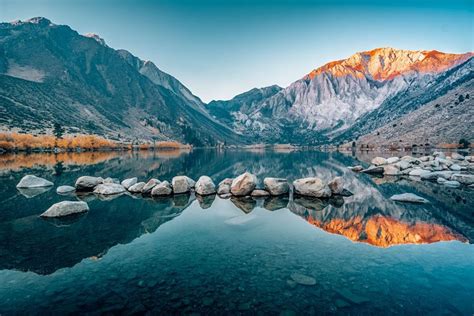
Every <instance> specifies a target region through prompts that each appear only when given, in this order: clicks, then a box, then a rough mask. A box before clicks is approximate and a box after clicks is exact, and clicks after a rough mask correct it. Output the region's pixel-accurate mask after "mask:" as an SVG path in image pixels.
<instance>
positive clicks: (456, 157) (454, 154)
mask: <svg viewBox="0 0 474 316" xmlns="http://www.w3.org/2000/svg"><path fill="white" fill-rule="evenodd" d="M451 158H452V159H454V160H464V156H463V155H460V154H458V153H452V154H451Z"/></svg>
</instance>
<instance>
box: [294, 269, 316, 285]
mask: <svg viewBox="0 0 474 316" xmlns="http://www.w3.org/2000/svg"><path fill="white" fill-rule="evenodd" d="M291 279H292V280H293V281H295V282H296V283H298V284H301V285H307V286H311V285H316V279H315V278H313V277H310V276H308V275H304V274H301V273H298V272H294V273H292V274H291Z"/></svg>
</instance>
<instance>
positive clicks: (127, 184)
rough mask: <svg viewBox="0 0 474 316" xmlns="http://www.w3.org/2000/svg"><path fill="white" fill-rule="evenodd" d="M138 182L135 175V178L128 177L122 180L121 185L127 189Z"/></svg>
mask: <svg viewBox="0 0 474 316" xmlns="http://www.w3.org/2000/svg"><path fill="white" fill-rule="evenodd" d="M137 182H138V178H137V177H135V178H129V179H125V180H123V181H122V183H121V184H122V186H123V187H124V188H125V189H127V190H128V189H129V188H130V187H131V186H132V185H134V184H136V183H137Z"/></svg>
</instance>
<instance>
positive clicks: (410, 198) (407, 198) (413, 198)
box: [390, 193, 428, 203]
mask: <svg viewBox="0 0 474 316" xmlns="http://www.w3.org/2000/svg"><path fill="white" fill-rule="evenodd" d="M390 200H392V201H397V202H408V203H428V200H427V199H424V198H422V197H421V196H418V195H416V194H413V193H402V194H395V195H392V197H390Z"/></svg>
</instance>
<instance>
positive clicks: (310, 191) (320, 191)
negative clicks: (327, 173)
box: [293, 177, 331, 198]
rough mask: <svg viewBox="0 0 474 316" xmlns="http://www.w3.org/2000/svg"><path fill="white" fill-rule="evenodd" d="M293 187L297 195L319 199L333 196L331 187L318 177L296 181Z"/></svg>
mask: <svg viewBox="0 0 474 316" xmlns="http://www.w3.org/2000/svg"><path fill="white" fill-rule="evenodd" d="M293 187H294V188H295V193H296V194H299V195H303V196H312V197H317V198H325V197H330V196H331V189H330V188H329V186H328V185H327V184H326V183H325V182H324V181H323V180H321V179H319V178H316V177H312V178H303V179H298V180H295V181H294V182H293Z"/></svg>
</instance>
